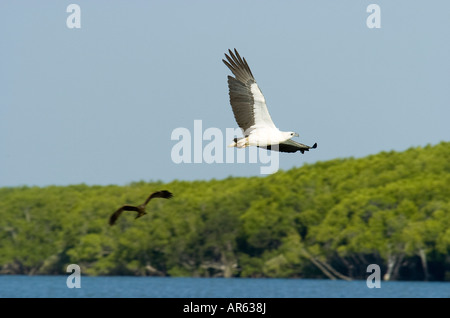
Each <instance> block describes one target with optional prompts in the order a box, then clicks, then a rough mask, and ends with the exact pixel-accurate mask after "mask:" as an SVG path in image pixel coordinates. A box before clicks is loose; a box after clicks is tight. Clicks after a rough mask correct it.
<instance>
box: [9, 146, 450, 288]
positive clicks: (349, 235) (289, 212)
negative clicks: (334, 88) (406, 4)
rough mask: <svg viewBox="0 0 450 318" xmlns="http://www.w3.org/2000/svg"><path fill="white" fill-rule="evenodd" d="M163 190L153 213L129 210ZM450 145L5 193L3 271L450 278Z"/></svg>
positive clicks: (151, 207)
mask: <svg viewBox="0 0 450 318" xmlns="http://www.w3.org/2000/svg"><path fill="white" fill-rule="evenodd" d="M156 190H169V191H170V192H172V193H173V194H174V196H173V198H171V199H170V200H166V199H154V200H152V201H151V202H150V203H149V204H148V206H147V212H148V214H147V215H144V216H143V217H141V218H138V219H135V218H134V217H135V213H134V212H128V211H125V212H123V213H122V215H121V217H120V218H119V219H118V220H117V223H116V224H115V225H114V226H110V225H109V224H108V222H109V217H110V215H111V214H112V213H113V212H114V211H116V210H117V209H118V208H119V207H120V206H122V205H123V204H132V205H138V204H141V203H142V202H143V201H144V200H145V199H146V198H147V196H148V195H149V194H150V193H152V192H153V191H156ZM449 252H450V142H441V143H439V144H436V145H426V146H423V147H414V148H410V149H408V150H405V151H402V152H396V151H389V152H381V153H379V154H376V155H370V156H367V157H364V158H356V159H355V158H343V159H335V160H330V161H324V162H317V163H315V164H304V165H302V166H301V167H298V168H293V169H290V170H287V171H278V172H277V173H275V174H273V175H269V176H264V177H259V176H258V177H248V178H244V177H229V178H226V179H222V180H214V179H213V180H208V181H180V180H176V181H172V182H168V183H163V182H155V181H151V182H146V181H140V182H135V183H131V184H128V185H125V186H118V185H107V186H96V185H85V184H79V185H69V186H47V187H34V186H24V187H4V188H0V274H5V275H6V274H26V275H38V274H39V275H42V274H48V275H54V274H58V275H67V272H66V269H67V266H68V265H69V264H78V265H79V266H80V268H81V273H82V274H83V275H91V276H94V275H147V276H192V277H286V278H294V277H295V278H328V279H365V278H366V277H367V275H368V273H367V267H368V265H369V264H378V265H379V266H380V269H381V272H382V278H383V279H385V280H440V281H444V280H447V281H448V280H450V256H449V255H450V253H449Z"/></svg>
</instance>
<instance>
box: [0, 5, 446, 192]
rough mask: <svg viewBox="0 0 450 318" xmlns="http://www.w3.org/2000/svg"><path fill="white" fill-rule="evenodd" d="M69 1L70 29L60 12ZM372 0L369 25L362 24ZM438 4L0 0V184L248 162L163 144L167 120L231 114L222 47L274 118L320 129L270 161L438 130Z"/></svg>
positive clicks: (179, 171)
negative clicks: (377, 19) (298, 149)
mask: <svg viewBox="0 0 450 318" xmlns="http://www.w3.org/2000/svg"><path fill="white" fill-rule="evenodd" d="M71 3H75V4H78V5H79V6H80V8H81V28H80V29H70V28H68V27H67V25H66V19H67V17H68V16H69V15H70V13H67V12H66V8H67V6H68V5H69V4H71ZM371 3H375V4H378V5H379V7H380V10H381V28H379V29H370V28H368V27H367V25H366V19H367V17H368V16H369V15H370V13H367V12H366V8H367V6H368V5H369V4H371ZM449 12H450V2H449V1H332V0H329V1H325V0H324V1H313V0H310V1H256V0H246V1H237V0H236V1H234V0H231V1H227V2H220V1H206V0H204V1H181V0H180V1H133V2H131V1H56V0H55V1H39V2H37V1H11V0H7V1H1V2H0V35H1V36H0V41H1V50H0V187H10V186H22V185H28V186H47V185H69V184H79V183H86V184H89V185H94V184H95V185H107V184H118V185H125V184H128V183H130V182H134V181H141V180H143V181H158V180H160V181H163V182H170V181H172V180H175V179H178V180H208V179H212V178H215V179H222V178H226V177H228V176H259V175H260V167H261V164H259V163H248V162H246V163H234V164H231V163H211V164H209V163H205V162H203V163H180V164H176V163H174V162H173V160H172V158H171V150H172V148H173V147H174V145H175V144H176V143H177V141H176V140H171V134H172V132H173V131H174V130H175V129H176V128H180V127H184V128H187V129H188V130H190V131H192V132H193V128H194V120H201V121H202V127H203V129H204V130H205V129H207V128H209V127H215V128H218V129H220V130H221V131H223V132H224V135H225V130H226V129H227V128H236V127H237V125H236V122H235V120H234V117H233V114H232V111H231V107H230V104H229V99H228V87H227V76H228V75H230V72H229V70H228V69H227V67H226V66H225V65H224V64H223V63H222V58H224V53H225V52H227V50H228V49H229V48H237V49H238V51H239V52H240V54H241V55H242V56H244V57H245V58H246V60H247V62H248V63H249V65H250V67H251V69H252V72H253V75H254V76H255V78H256V80H257V82H258V84H259V86H260V88H261V90H262V92H263V93H264V95H265V98H266V101H267V105H268V108H269V111H270V113H271V116H272V119H273V120H274V122H275V124H276V125H277V126H278V127H279V128H280V129H281V130H286V131H295V132H298V133H299V134H300V137H299V138H294V139H295V140H296V141H299V142H302V143H305V144H309V145H312V144H313V143H314V142H317V143H318V148H317V149H315V150H314V151H310V152H307V153H305V154H304V155H301V154H300V153H295V154H280V156H279V162H280V169H283V170H287V169H290V168H293V167H301V166H302V165H303V164H305V163H314V162H317V161H325V160H331V159H335V158H347V157H363V156H367V155H370V154H376V153H378V152H380V151H390V150H396V151H402V150H406V149H408V148H410V147H416V146H425V145H427V144H437V143H439V142H440V141H449V140H450V126H449V124H448V121H449V118H450V41H448V39H449V38H450V37H449V36H450V19H449ZM223 142H224V147H225V146H226V145H227V144H228V143H229V140H223ZM207 143H208V141H204V143H203V146H205V145H206V144H207ZM242 151H247V150H242Z"/></svg>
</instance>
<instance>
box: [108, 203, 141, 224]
mask: <svg viewBox="0 0 450 318" xmlns="http://www.w3.org/2000/svg"><path fill="white" fill-rule="evenodd" d="M123 211H135V212H139V209H138V208H137V207H136V206H133V205H123V206H121V207H120V208H119V209H118V210H117V211H116V212H114V213H113V214H112V215H111V217H110V218H109V225H114V223H116V221H117V219H118V218H119V216H120V215H121V214H122V212H123Z"/></svg>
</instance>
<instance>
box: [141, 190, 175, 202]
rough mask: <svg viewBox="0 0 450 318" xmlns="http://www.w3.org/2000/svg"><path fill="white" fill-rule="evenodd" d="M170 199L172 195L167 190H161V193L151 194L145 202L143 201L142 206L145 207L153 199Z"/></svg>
mask: <svg viewBox="0 0 450 318" xmlns="http://www.w3.org/2000/svg"><path fill="white" fill-rule="evenodd" d="M171 197H173V194H172V193H171V192H169V191H167V190H162V191H156V192H153V193H152V194H150V195H149V197H148V198H147V200H145V203H144V205H147V203H148V202H149V201H150V200H151V199H154V198H163V199H170V198H171Z"/></svg>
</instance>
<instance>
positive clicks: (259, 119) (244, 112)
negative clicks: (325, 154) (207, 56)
mask: <svg viewBox="0 0 450 318" xmlns="http://www.w3.org/2000/svg"><path fill="white" fill-rule="evenodd" d="M228 52H229V54H230V55H228V54H225V57H226V58H227V60H228V61H225V60H222V61H223V62H224V63H225V65H226V66H228V68H229V69H230V70H231V72H232V73H233V74H234V76H235V77H232V76H228V88H229V94H230V104H231V108H232V110H233V114H234V118H235V119H236V122H237V124H238V126H239V127H240V128H241V129H242V132H243V134H244V137H243V138H235V139H234V142H233V143H232V144H230V145H229V147H238V148H245V147H247V146H257V147H261V148H266V149H269V150H277V151H280V152H296V151H300V152H301V153H304V152H305V151H309V149H313V148H316V147H317V143H315V144H314V145H313V146H312V147H311V146H307V145H304V144H301V143H298V142H296V141H294V140H292V139H291V138H292V137H294V136H296V137H298V134H297V133H295V132H292V131H280V130H279V129H278V128H277V127H276V126H275V124H274V123H273V121H272V118H271V117H270V114H269V111H268V110H267V106H266V100H265V99H264V95H263V94H262V92H261V90H260V89H259V87H258V84H257V83H256V80H255V78H254V77H253V74H252V72H251V71H250V67H249V66H248V64H247V61H246V60H245V58H241V57H240V55H239V53H238V52H237V50H236V49H234V53H233V52H232V51H231V50H228Z"/></svg>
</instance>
